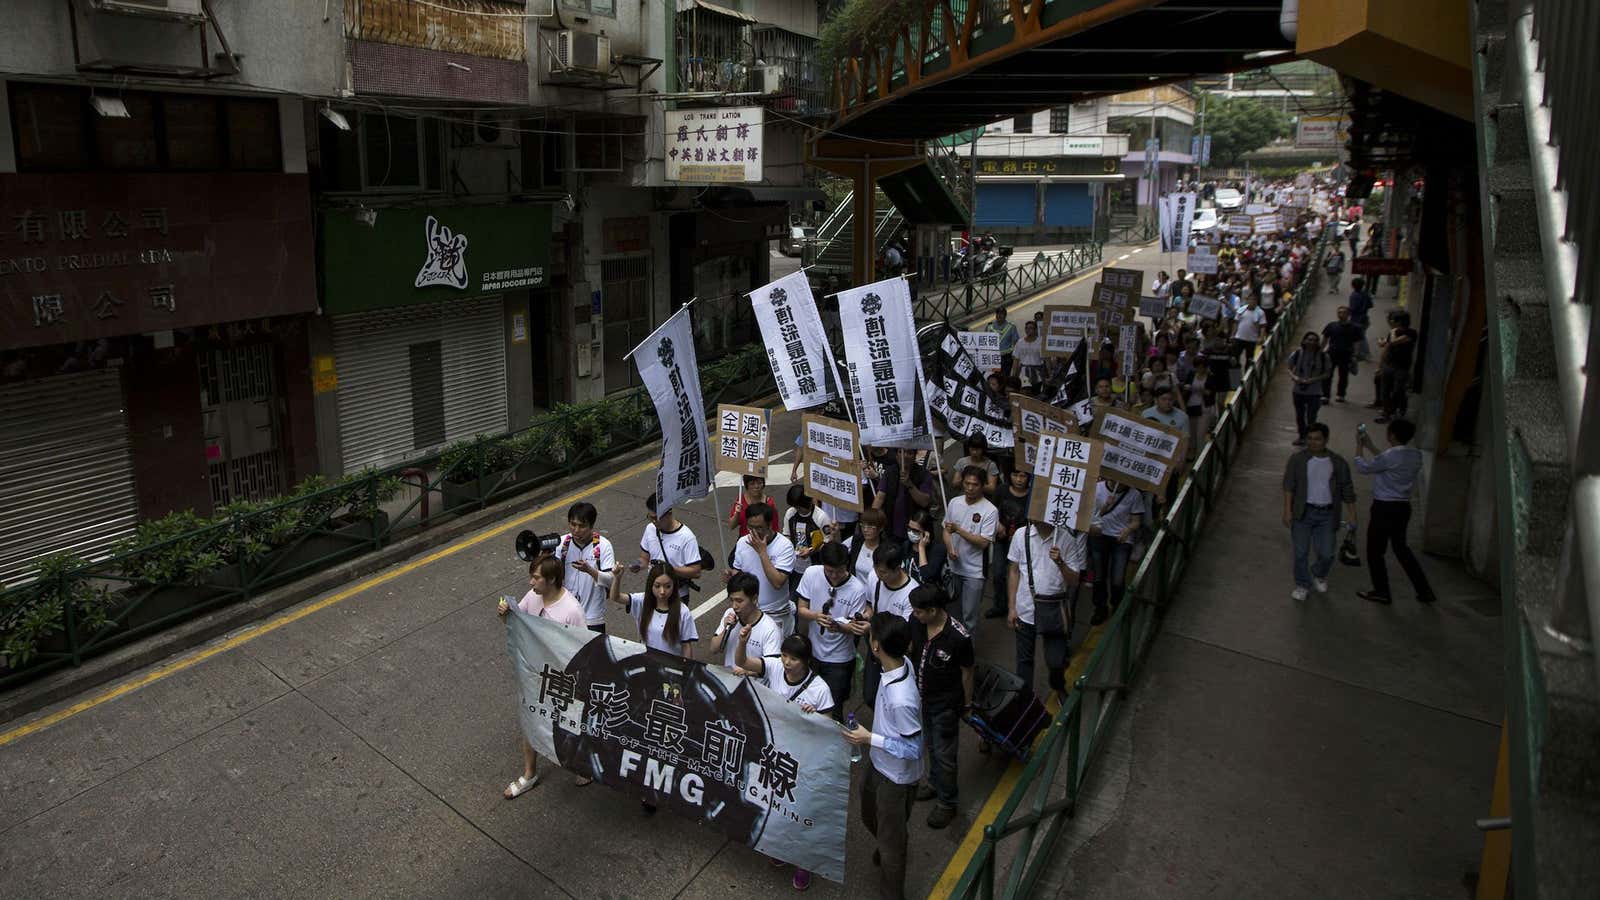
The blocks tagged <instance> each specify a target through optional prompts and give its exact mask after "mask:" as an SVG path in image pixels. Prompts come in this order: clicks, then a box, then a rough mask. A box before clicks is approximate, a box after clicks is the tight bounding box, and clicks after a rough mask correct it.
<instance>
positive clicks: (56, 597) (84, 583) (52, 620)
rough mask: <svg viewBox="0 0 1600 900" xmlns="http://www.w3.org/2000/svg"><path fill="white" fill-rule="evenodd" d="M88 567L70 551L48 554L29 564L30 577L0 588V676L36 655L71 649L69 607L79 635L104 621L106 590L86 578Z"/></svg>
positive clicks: (108, 603)
mask: <svg viewBox="0 0 1600 900" xmlns="http://www.w3.org/2000/svg"><path fill="white" fill-rule="evenodd" d="M88 568H89V565H88V563H87V562H85V561H84V560H83V559H82V558H81V557H79V556H77V555H76V554H73V553H56V554H52V555H50V556H46V557H44V558H42V559H40V560H39V561H38V562H37V563H35V564H34V569H33V575H34V580H33V581H32V582H30V583H28V584H26V585H23V586H21V587H18V588H13V589H11V590H9V591H5V592H4V593H0V675H5V674H10V673H11V672H15V671H19V670H21V669H24V668H27V667H28V664H29V663H31V662H34V661H35V659H36V657H38V656H39V655H40V654H49V655H52V656H54V655H58V654H65V653H69V652H71V646H72V644H71V639H70V637H69V635H68V634H67V631H66V628H67V620H68V616H67V609H68V607H69V606H71V608H72V616H71V620H72V623H73V626H74V628H75V629H76V630H77V632H78V634H79V635H89V634H93V633H94V632H97V631H99V630H100V629H102V628H104V627H105V626H106V625H107V624H108V623H109V622H110V618H109V612H110V609H111V607H112V605H113V599H112V595H111V593H110V591H108V590H107V589H106V588H105V587H104V586H100V585H95V584H93V583H92V582H91V580H90V578H89V577H88V575H87V574H86V573H87V571H88ZM80 640H81V638H80Z"/></svg>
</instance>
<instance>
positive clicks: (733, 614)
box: [711, 572, 785, 675]
mask: <svg viewBox="0 0 1600 900" xmlns="http://www.w3.org/2000/svg"><path fill="white" fill-rule="evenodd" d="M759 581H760V579H758V578H756V576H754V575H751V574H749V573H746V572H736V573H734V575H733V577H732V578H729V579H728V611H727V612H725V613H723V615H722V621H721V622H719V623H718V624H717V631H716V634H714V635H712V637H711V652H712V653H722V654H723V657H722V664H723V665H725V666H727V667H728V668H730V669H732V670H733V671H734V674H737V675H749V674H750V673H749V672H747V671H745V670H744V669H743V668H742V667H740V665H739V646H740V642H739V639H740V638H741V637H742V636H743V632H742V628H743V626H749V628H750V635H749V639H748V640H747V641H746V646H747V649H748V651H749V653H750V655H751V656H770V655H772V654H774V653H777V652H779V649H780V648H781V647H782V646H783V639H784V636H785V635H784V633H783V631H782V630H781V629H780V628H779V627H778V623H776V622H774V621H773V620H772V617H771V616H769V615H766V614H765V613H763V612H762V611H761V607H760V606H759V605H757V600H756V597H757V595H758V594H759V593H760V591H761V588H760V586H759V584H758V582H759Z"/></svg>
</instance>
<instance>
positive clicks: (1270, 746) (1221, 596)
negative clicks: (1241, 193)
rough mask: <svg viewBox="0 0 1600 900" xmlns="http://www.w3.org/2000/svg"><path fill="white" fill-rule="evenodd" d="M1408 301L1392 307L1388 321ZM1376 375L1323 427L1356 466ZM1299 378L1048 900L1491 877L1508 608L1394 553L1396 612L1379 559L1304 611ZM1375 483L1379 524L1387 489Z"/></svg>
mask: <svg viewBox="0 0 1600 900" xmlns="http://www.w3.org/2000/svg"><path fill="white" fill-rule="evenodd" d="M1341 302H1343V299H1342V298H1341V297H1336V296H1333V295H1329V294H1326V293H1323V294H1322V295H1321V296H1319V297H1318V298H1317V302H1316V304H1315V305H1314V306H1313V308H1312V310H1311V311H1310V312H1309V313H1308V314H1307V318H1306V319H1305V320H1303V321H1302V323H1301V327H1300V328H1299V329H1298V330H1299V331H1300V332H1302V333H1303V332H1305V331H1320V330H1321V328H1322V326H1323V325H1324V324H1325V323H1326V322H1328V321H1330V320H1331V319H1333V318H1334V310H1335V308H1336V307H1337V306H1338V304H1339V303H1341ZM1393 305H1394V304H1393V301H1392V300H1383V299H1380V300H1379V301H1378V309H1377V310H1375V311H1374V313H1373V320H1374V322H1375V323H1382V321H1383V316H1384V314H1385V313H1387V312H1388V310H1389V309H1391V308H1393ZM1379 327H1381V325H1374V329H1377V328H1379ZM1373 336H1374V337H1375V336H1376V331H1374V333H1373ZM1371 375H1372V369H1371V368H1365V367H1364V368H1363V369H1362V371H1361V375H1360V378H1359V379H1356V380H1354V381H1353V382H1352V384H1351V390H1350V401H1351V402H1349V403H1347V404H1334V405H1333V406H1332V407H1325V408H1324V410H1323V412H1322V415H1321V420H1322V421H1323V422H1326V423H1327V424H1328V426H1329V427H1330V428H1331V429H1332V432H1333V438H1332V441H1331V444H1330V446H1331V448H1332V449H1333V450H1334V451H1335V452H1338V453H1340V454H1342V455H1344V456H1345V457H1346V458H1350V457H1352V456H1353V455H1354V449H1355V430H1356V425H1357V424H1358V423H1360V422H1363V421H1365V422H1369V423H1370V422H1371V418H1372V417H1373V416H1376V415H1377V412H1376V411H1373V410H1368V409H1365V408H1363V406H1362V403H1364V402H1365V401H1367V400H1369V399H1370V398H1371V396H1372V391H1371V383H1372V382H1371ZM1290 384H1291V383H1290V379H1289V377H1288V375H1287V374H1284V373H1280V374H1278V375H1277V376H1276V377H1275V378H1274V379H1273V381H1272V384H1271V388H1270V390H1269V392H1268V394H1267V395H1266V397H1265V399H1264V402H1263V405H1262V407H1261V412H1260V414H1259V416H1258V418H1256V419H1255V420H1254V421H1253V422H1252V424H1251V426H1250V431H1249V432H1248V434H1247V436H1246V439H1245V442H1244V445H1243V450H1242V452H1241V453H1240V456H1239V459H1238V462H1237V463H1236V464H1235V465H1234V467H1233V469H1232V470H1231V472H1230V473H1229V476H1228V480H1227V484H1226V488H1225V490H1224V492H1223V495H1222V498H1221V501H1220V503H1219V504H1218V506H1217V511H1216V512H1215V513H1214V514H1213V515H1214V517H1213V518H1212V519H1210V520H1209V521H1208V522H1207V524H1206V526H1205V532H1206V536H1205V537H1204V538H1203V539H1202V541H1201V543H1200V545H1199V549H1198V552H1197V554H1196V555H1195V556H1194V557H1192V559H1191V562H1190V563H1189V567H1188V569H1187V571H1186V574H1185V576H1184V583H1183V584H1182V586H1181V587H1180V593H1179V595H1178V597H1177V599H1176V600H1175V601H1174V602H1173V605H1172V607H1171V609H1170V611H1169V612H1168V614H1167V616H1166V618H1165V620H1164V622H1163V625H1162V628H1161V634H1160V636H1159V637H1158V638H1157V640H1156V643H1155V646H1154V648H1153V649H1152V651H1151V654H1150V656H1149V657H1148V660H1147V662H1146V663H1145V666H1144V669H1143V671H1142V673H1141V675H1140V676H1139V679H1138V681H1137V682H1136V683H1135V685H1134V687H1133V691H1132V694H1131V700H1132V702H1131V704H1130V705H1129V707H1128V708H1127V709H1126V710H1125V711H1124V713H1123V714H1122V717H1121V719H1120V720H1119V722H1118V724H1117V726H1116V727H1115V729H1114V730H1113V732H1112V737H1111V739H1110V742H1109V744H1108V746H1107V748H1106V749H1105V751H1104V753H1105V755H1104V756H1103V757H1102V758H1101V759H1100V760H1099V762H1098V764H1097V772H1096V774H1094V775H1093V776H1091V780H1090V782H1089V783H1088V784H1087V785H1086V786H1085V795H1084V796H1083V797H1081V798H1080V802H1079V807H1078V814H1077V816H1076V817H1075V818H1074V820H1073V821H1072V824H1071V825H1070V826H1069V827H1068V829H1067V831H1066V832H1064V833H1063V835H1062V837H1061V839H1060V841H1059V842H1058V843H1057V845H1056V847H1055V849H1054V851H1053V856H1054V858H1055V860H1056V862H1055V865H1054V866H1053V867H1052V868H1051V869H1050V870H1049V871H1048V872H1047V873H1046V875H1045V879H1044V883H1043V884H1042V885H1041V886H1040V889H1039V890H1038V892H1037V895H1038V896H1045V897H1048V896H1058V897H1117V898H1168V897H1201V896H1218V897H1233V898H1248V897H1262V898H1297V897H1305V898H1323V897H1333V896H1338V897H1460V896H1462V895H1463V893H1462V887H1461V884H1462V878H1463V875H1464V874H1465V873H1468V872H1471V871H1475V870H1476V869H1477V866H1478V853H1479V851H1480V849H1481V834H1480V833H1479V832H1478V831H1477V830H1476V829H1475V828H1474V827H1473V819H1474V818H1475V817H1477V816H1482V815H1485V814H1486V811H1487V810H1488V803H1489V789H1490V786H1491V784H1492V778H1493V774H1494V764H1495V753H1496V749H1497V746H1498V740H1499V723H1500V718H1501V709H1502V700H1501V669H1500V659H1501V652H1500V634H1501V632H1500V620H1499V613H1500V606H1499V601H1498V599H1497V597H1496V595H1495V592H1494V590H1493V589H1492V588H1491V587H1490V586H1487V585H1485V584H1483V583H1481V582H1478V581H1476V580H1474V579H1472V578H1471V577H1469V576H1468V575H1467V574H1466V572H1465V571H1464V570H1463V569H1462V567H1461V566H1460V565H1459V564H1458V563H1457V562H1456V561H1454V560H1446V559H1441V558H1437V557H1428V556H1425V557H1423V566H1424V568H1425V569H1426V570H1427V572H1428V575H1429V578H1430V579H1432V583H1433V587H1434V589H1435V591H1436V592H1437V593H1438V594H1439V598H1440V599H1439V602H1438V603H1436V604H1434V605H1432V606H1424V605H1422V604H1419V603H1417V602H1416V601H1415V599H1414V597H1413V595H1412V593H1411V591H1410V588H1409V585H1408V583H1407V582H1406V580H1405V579H1404V577H1403V575H1402V574H1401V573H1400V572H1398V571H1397V569H1398V566H1396V565H1395V564H1394V561H1393V559H1392V558H1391V559H1390V561H1389V562H1390V571H1391V578H1392V579H1395V586H1396V596H1395V603H1394V605H1393V606H1376V605H1374V604H1371V603H1368V602H1366V601H1364V600H1361V599H1358V598H1357V597H1356V591H1358V590H1364V589H1365V588H1366V587H1368V584H1369V582H1368V579H1367V573H1366V569H1365V568H1364V567H1363V568H1359V569H1357V568H1350V567H1346V566H1335V567H1334V572H1333V574H1332V576H1331V578H1330V581H1331V589H1330V591H1329V593H1328V594H1326V595H1319V594H1315V593H1313V594H1312V595H1311V596H1310V598H1309V599H1307V600H1304V601H1300V602H1296V601H1293V600H1291V599H1290V597H1289V592H1290V590H1291V589H1292V588H1293V586H1294V585H1293V579H1292V577H1291V563H1292V560H1293V556H1292V552H1291V548H1290V543H1289V531H1288V529H1286V528H1284V526H1283V524H1282V522H1281V512H1282V502H1283V495H1282V487H1281V485H1282V477H1283V468H1284V465H1285V463H1286V461H1287V460H1288V458H1289V456H1290V455H1291V453H1292V452H1293V451H1294V450H1295V449H1296V448H1294V447H1292V446H1291V442H1292V441H1293V440H1294V438H1295V425H1294V410H1293V407H1292V405H1291V401H1290V392H1289V391H1290ZM1368 427H1369V428H1371V429H1372V431H1373V433H1374V435H1375V436H1380V437H1381V434H1382V431H1383V429H1382V426H1377V425H1371V424H1369V426H1368ZM1355 478H1356V488H1357V491H1358V493H1359V495H1360V502H1359V504H1358V511H1359V514H1360V518H1361V520H1362V522H1363V525H1364V523H1365V519H1366V515H1367V506H1368V504H1369V502H1370V490H1371V487H1372V481H1371V479H1370V478H1366V477H1364V476H1361V475H1359V474H1358V475H1356V476H1355ZM1423 518H1424V517H1423V516H1422V515H1421V514H1420V512H1419V514H1418V515H1416V516H1414V517H1413V520H1412V526H1413V530H1414V535H1415V533H1416V531H1417V530H1418V529H1419V523H1420V522H1421V521H1422V519H1423ZM1420 543H1421V542H1420V540H1418V539H1417V538H1416V537H1415V536H1414V537H1413V540H1412V545H1413V546H1414V547H1416V546H1420ZM1362 555H1363V562H1364V561H1365V548H1364V547H1363V548H1362Z"/></svg>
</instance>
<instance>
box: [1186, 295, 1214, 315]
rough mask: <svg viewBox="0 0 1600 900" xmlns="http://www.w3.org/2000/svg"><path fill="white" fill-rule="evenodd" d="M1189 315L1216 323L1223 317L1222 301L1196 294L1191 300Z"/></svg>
mask: <svg viewBox="0 0 1600 900" xmlns="http://www.w3.org/2000/svg"><path fill="white" fill-rule="evenodd" d="M1189 315H1191V316H1199V317H1200V318H1202V319H1207V320H1209V321H1212V322H1215V321H1216V320H1217V319H1219V318H1221V317H1222V301H1221V300H1218V299H1217V298H1215V297H1202V296H1200V295H1199V294H1195V295H1194V296H1193V297H1190V298H1189Z"/></svg>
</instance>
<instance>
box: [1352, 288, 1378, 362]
mask: <svg viewBox="0 0 1600 900" xmlns="http://www.w3.org/2000/svg"><path fill="white" fill-rule="evenodd" d="M1346 302H1347V304H1348V305H1349V307H1350V321H1352V322H1354V323H1356V324H1357V325H1359V326H1360V327H1361V341H1360V343H1358V344H1357V345H1356V359H1357V360H1360V361H1363V362H1364V361H1366V360H1368V359H1371V358H1372V348H1371V347H1370V346H1369V345H1368V344H1367V327H1368V326H1369V325H1371V323H1372V318H1371V316H1372V295H1371V294H1369V293H1367V281H1366V279H1364V278H1352V279H1350V297H1349V298H1348V300H1347V301H1346Z"/></svg>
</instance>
